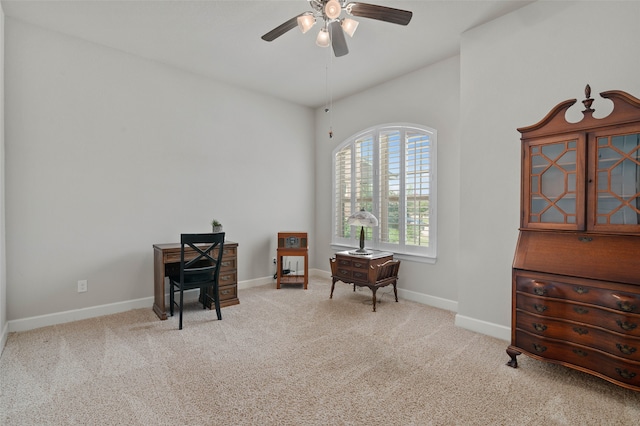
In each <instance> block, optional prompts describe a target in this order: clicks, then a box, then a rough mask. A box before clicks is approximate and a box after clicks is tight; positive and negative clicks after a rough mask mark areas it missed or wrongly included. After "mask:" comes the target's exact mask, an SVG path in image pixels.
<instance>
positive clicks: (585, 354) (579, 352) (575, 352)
mask: <svg viewBox="0 0 640 426" xmlns="http://www.w3.org/2000/svg"><path fill="white" fill-rule="evenodd" d="M573 353H574V354H576V355H578V356H587V355H589V354H588V353H586V352H585V351H583V350H582V349H574V350H573Z"/></svg>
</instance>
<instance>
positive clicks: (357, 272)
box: [329, 251, 400, 312]
mask: <svg viewBox="0 0 640 426" xmlns="http://www.w3.org/2000/svg"><path fill="white" fill-rule="evenodd" d="M330 265H331V278H332V283H331V294H330V295H329V299H333V289H334V288H335V285H336V281H342V282H344V283H346V284H353V291H355V290H356V286H359V287H369V288H370V289H371V291H372V292H373V312H375V311H376V291H377V290H378V289H379V288H380V287H385V286H387V285H390V284H392V285H393V293H394V296H395V298H396V302H397V301H398V289H397V287H396V285H397V282H398V270H399V269H400V261H399V260H393V253H389V252H381V251H377V252H372V253H371V254H367V255H357V254H351V253H350V252H348V251H342V252H338V253H336V257H335V258H333V259H330Z"/></svg>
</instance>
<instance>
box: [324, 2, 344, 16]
mask: <svg viewBox="0 0 640 426" xmlns="http://www.w3.org/2000/svg"><path fill="white" fill-rule="evenodd" d="M341 12H342V7H340V3H338V1H337V0H329V1H328V2H327V4H326V5H325V6H324V14H325V15H327V18H329V19H336V18H337V17H338V16H340V13H341Z"/></svg>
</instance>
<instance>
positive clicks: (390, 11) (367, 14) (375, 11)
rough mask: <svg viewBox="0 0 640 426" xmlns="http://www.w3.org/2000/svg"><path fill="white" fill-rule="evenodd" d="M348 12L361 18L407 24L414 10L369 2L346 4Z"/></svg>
mask: <svg viewBox="0 0 640 426" xmlns="http://www.w3.org/2000/svg"><path fill="white" fill-rule="evenodd" d="M346 10H347V13H349V14H350V15H353V16H359V17H361V18H369V19H377V20H378V21H385V22H391V23H392V24H398V25H407V24H408V23H409V22H410V21H411V18H412V17H413V12H410V11H408V10H401V9H394V8H392V7H385V6H378V5H375V4H369V3H349V4H348V5H347V6H346Z"/></svg>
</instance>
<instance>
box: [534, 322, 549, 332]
mask: <svg viewBox="0 0 640 426" xmlns="http://www.w3.org/2000/svg"><path fill="white" fill-rule="evenodd" d="M533 328H535V329H536V331H540V332H543V331H545V330H546V329H547V326H546V325H544V324H536V323H535V322H534V323H533Z"/></svg>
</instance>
